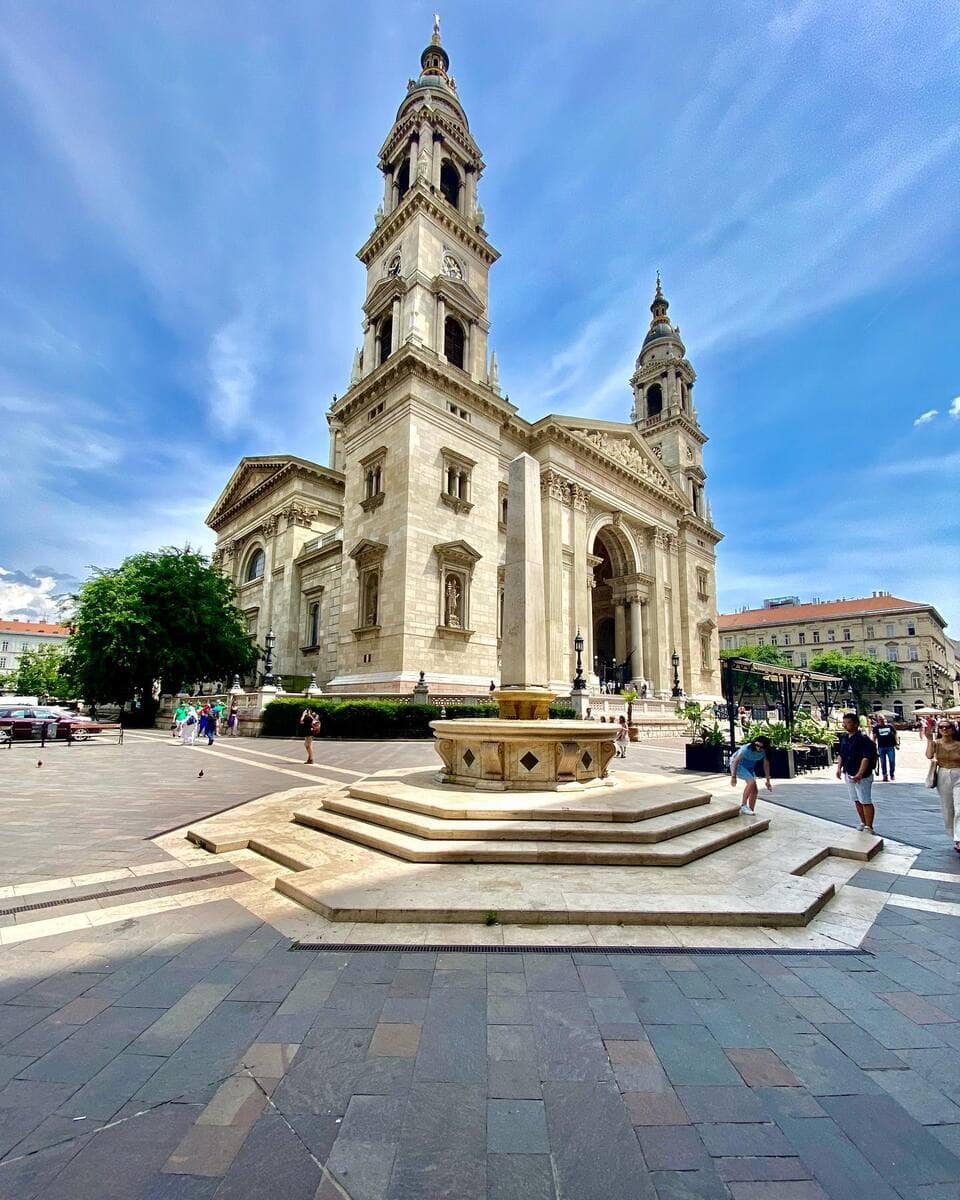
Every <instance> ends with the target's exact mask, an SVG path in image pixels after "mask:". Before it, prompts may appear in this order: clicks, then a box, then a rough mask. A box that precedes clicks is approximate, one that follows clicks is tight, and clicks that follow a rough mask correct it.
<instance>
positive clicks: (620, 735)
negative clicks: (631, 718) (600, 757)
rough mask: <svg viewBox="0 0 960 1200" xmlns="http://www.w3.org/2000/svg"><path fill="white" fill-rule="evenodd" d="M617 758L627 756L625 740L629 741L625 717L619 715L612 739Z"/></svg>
mask: <svg viewBox="0 0 960 1200" xmlns="http://www.w3.org/2000/svg"><path fill="white" fill-rule="evenodd" d="M613 741H614V746H615V748H616V751H617V758H626V757H627V742H629V741H630V730H629V729H628V728H627V718H626V717H621V718H620V719H619V721H618V722H617V735H616V737H615V738H614V739H613Z"/></svg>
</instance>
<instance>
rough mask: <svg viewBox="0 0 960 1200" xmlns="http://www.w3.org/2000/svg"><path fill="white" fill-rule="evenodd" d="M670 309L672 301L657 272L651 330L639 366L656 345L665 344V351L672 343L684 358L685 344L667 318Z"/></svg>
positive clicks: (645, 341) (648, 331) (641, 352)
mask: <svg viewBox="0 0 960 1200" xmlns="http://www.w3.org/2000/svg"><path fill="white" fill-rule="evenodd" d="M669 307H670V301H669V300H668V299H667V298H666V296H665V295H664V294H663V288H662V287H661V285H660V272H659V271H658V272H657V286H656V291H655V292H654V296H653V302H652V303H651V305H650V312H651V314H652V316H651V318H650V328H649V329H648V330H647V336H646V337H645V338H644V339H643V346H642V348H641V350H640V358H639V359H638V360H637V365H638V366H639V365H640V362H641V360H642V359H643V356H644V352H645V351H647V350H648V349H650V347H651V346H653V345H654V343H661V342H662V343H665V344H664V349H665V350H666V349H667V345H666V343H671V344H672V345H673V346H675V347H676V348H678V349H679V353H680V357H683V355H684V353H685V350H684V345H683V342H682V341H681V340H680V334H679V331H678V330H677V329H675V328H674V327H673V325H672V324H671V322H670V318H669V317H668V316H667V309H668V308H669Z"/></svg>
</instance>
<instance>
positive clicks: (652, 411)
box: [647, 383, 663, 417]
mask: <svg viewBox="0 0 960 1200" xmlns="http://www.w3.org/2000/svg"><path fill="white" fill-rule="evenodd" d="M661 412H663V392H662V391H661V390H660V384H659V383H655V384H654V385H653V387H648V388H647V416H648V417H655V416H657V415H658V414H659V413H661Z"/></svg>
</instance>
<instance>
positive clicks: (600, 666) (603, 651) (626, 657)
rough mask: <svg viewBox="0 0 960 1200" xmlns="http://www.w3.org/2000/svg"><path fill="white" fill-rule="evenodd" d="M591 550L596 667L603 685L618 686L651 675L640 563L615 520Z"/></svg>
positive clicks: (599, 534)
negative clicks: (646, 660)
mask: <svg viewBox="0 0 960 1200" xmlns="http://www.w3.org/2000/svg"><path fill="white" fill-rule="evenodd" d="M590 549H591V553H592V554H593V557H594V567H593V578H594V586H593V590H592V593H591V600H592V606H593V612H592V622H593V664H592V666H593V670H594V674H595V675H596V676H597V677H598V678H599V680H600V686H601V688H606V687H611V688H613V689H616V690H617V691H619V690H621V689H622V688H624V687H628V686H629V685H630V684H631V683H632V682H633V681H634V680H637V681H639V680H643V679H646V678H647V672H646V671H645V669H644V650H643V645H644V638H643V628H642V626H643V616H642V611H643V610H642V605H641V604H640V597H639V594H638V587H637V582H636V575H637V572H638V570H639V564H638V563H637V560H636V556H635V554H634V551H633V548H632V547H631V545H630V543H629V541H628V540H627V538H626V537H625V536H624V534H623V533H622V532H621V531H620V530H618V529H617V528H616V527H615V526H613V525H604V526H603V527H602V528H601V529H600V530H598V532H597V534H596V536H595V537H594V540H593V545H592V546H591V548H590ZM631 585H632V586H631Z"/></svg>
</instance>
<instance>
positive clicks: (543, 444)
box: [207, 29, 721, 696]
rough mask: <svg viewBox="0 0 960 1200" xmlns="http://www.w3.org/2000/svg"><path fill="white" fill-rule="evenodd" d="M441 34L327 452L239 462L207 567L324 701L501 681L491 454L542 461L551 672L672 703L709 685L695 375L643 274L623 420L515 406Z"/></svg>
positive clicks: (383, 212) (373, 266)
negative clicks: (646, 314)
mask: <svg viewBox="0 0 960 1200" xmlns="http://www.w3.org/2000/svg"><path fill="white" fill-rule="evenodd" d="M448 68H449V59H448V56H447V53H446V51H445V50H444V48H443V46H442V45H441V43H440V35H439V30H437V29H435V31H434V35H433V38H432V41H431V43H430V45H429V46H427V48H426V49H425V50H424V51H423V54H422V56H421V73H420V75H419V77H418V78H417V79H416V80H410V82H409V83H408V84H407V94H406V97H405V98H404V100H403V103H402V104H401V105H400V108H399V111H398V112H397V117H396V120H395V121H394V124H393V127H392V128H391V130H390V132H389V134H388V136H387V139H386V141H385V142H384V144H383V146H382V147H381V150H380V158H379V167H380V170H381V172H382V174H383V182H384V191H383V202H382V204H381V205H380V207H379V208H378V210H377V213H376V217H375V226H374V229H373V231H372V232H371V234H370V236H369V238H368V239H367V241H366V242H365V243H364V245H363V246H362V247H361V248H360V251H359V254H358V257H359V258H360V261H361V262H362V263H363V265H364V267H365V268H366V271H367V290H366V300H365V303H364V305H363V329H364V339H363V346H362V348H361V349H358V350H357V351H356V354H355V356H354V360H353V369H352V373H351V377H350V385H349V387H348V389H347V391H346V392H345V393H344V394H343V395H342V396H341V397H339V399H335V401H334V403H333V405H332V406H331V408H330V410H329V412H328V414H327V420H328V423H329V427H330V452H329V465H327V466H321V465H319V464H318V463H315V462H312V461H310V460H309V459H306V458H301V457H299V456H295V455H266V456H256V455H251V456H248V457H246V458H244V459H242V461H241V462H240V464H239V465H238V467H237V468H236V470H235V471H234V473H233V475H232V476H231V478H230V480H229V482H228V483H227V485H226V487H225V488H224V490H223V492H222V494H221V496H220V498H219V499H218V500H217V502H216V504H215V505H214V507H213V510H212V512H211V513H210V515H209V517H208V518H207V523H208V524H209V526H210V527H211V528H212V529H213V530H214V531H215V532H216V535H217V543H216V550H215V553H214V559H215V561H216V562H217V563H219V565H220V567H221V569H222V570H223V571H224V573H225V574H227V575H228V576H229V577H230V578H231V579H232V580H233V582H234V583H235V585H236V588H237V603H238V605H239V606H240V608H241V610H242V611H243V612H244V613H245V614H246V617H247V621H248V627H249V629H250V631H251V633H252V634H253V635H255V637H256V639H257V641H258V642H259V643H260V645H263V644H264V640H265V637H266V634H267V631H268V629H270V628H271V627H272V628H273V630H274V633H275V635H276V650H275V669H276V671H277V672H278V673H279V674H280V675H281V676H283V677H285V678H286V679H288V680H289V679H290V677H292V676H309V675H311V674H315V675H316V679H317V682H318V683H319V684H320V685H321V687H322V688H323V690H324V691H325V692H334V693H363V694H379V695H391V694H394V695H409V694H410V692H411V691H412V689H413V687H414V684H415V683H416V681H417V678H418V676H419V673H420V671H425V672H426V675H427V680H428V682H429V684H430V688H431V691H432V692H433V693H435V694H450V695H452V694H460V695H471V694H475V695H480V694H483V693H486V692H487V690H488V689H489V686H490V683H491V681H494V682H496V683H499V644H500V632H501V628H502V622H503V601H502V596H503V566H502V564H503V559H504V550H505V539H506V520H505V518H506V506H507V486H506V480H507V474H508V468H509V464H510V462H511V460H512V459H514V458H515V457H516V456H517V455H518V454H520V453H522V452H526V453H527V454H530V455H532V456H533V457H534V458H535V459H536V460H537V461H538V462H539V463H540V472H541V476H540V477H541V486H542V492H543V546H544V579H545V585H544V586H545V593H546V594H545V606H546V622H547V629H546V636H547V647H548V662H549V670H550V675H551V685H552V686H554V687H555V690H557V691H558V692H561V693H564V692H569V689H570V682H571V680H572V678H573V676H574V671H575V654H574V650H573V641H574V636H575V635H576V633H577V630H578V629H579V630H580V631H581V632H582V634H583V637H584V640H585V643H586V648H585V651H584V655H583V661H584V669H585V673H587V675H588V678H589V679H590V681H591V683H592V684H593V685H594V686H596V685H597V684H598V682H599V680H600V679H601V678H609V677H611V676H614V677H615V678H617V680H618V681H619V682H622V683H626V682H629V681H634V682H636V683H637V684H638V685H639V684H640V683H641V682H646V683H647V685H648V691H649V695H651V696H657V695H659V696H667V695H669V692H670V688H671V684H672V677H673V668H672V666H671V656H672V655H673V653H674V652H676V654H677V655H678V656H679V674H680V679H681V683H682V686H683V687H684V690H685V691H687V692H688V693H691V694H695V693H701V692H704V693H717V692H718V691H719V685H720V680H719V666H718V647H717V610H716V586H715V573H714V566H715V547H716V544H717V542H718V541H719V540H720V536H721V535H720V534H719V533H718V532H717V531H716V529H715V528H714V526H713V523H712V520H711V517H710V509H709V505H708V504H707V502H706V499H705V495H704V483H705V475H704V471H703V462H702V449H703V445H704V443H705V442H706V440H707V439H706V437H705V435H704V434H703V432H702V431H701V429H700V426H699V423H698V420H697V412H696V409H695V407H694V401H693V385H694V380H695V378H696V376H695V373H694V370H693V368H692V366H691V365H690V363H689V361H688V360H687V358H686V352H685V349H684V345H683V342H682V341H681V340H680V330H679V328H678V327H676V326H674V325H673V324H672V323H671V321H670V319H669V317H668V315H667V313H668V302H667V300H666V299H665V297H664V295H663V292H662V290H661V286H660V280H659V277H658V279H657V284H656V293H655V296H654V299H653V303H652V304H651V306H650V308H651V312H652V314H653V315H652V320H651V322H650V328H649V332H648V333H647V334H646V337H645V338H644V341H643V345H642V348H641V350H640V355H639V357H638V359H637V364H636V370H635V372H634V374H633V376H632V378H631V379H630V387H631V389H632V392H633V407H632V411H631V413H630V420H629V421H628V422H615V421H595V420H586V419H583V418H580V417H576V416H557V415H552V414H551V415H549V416H545V417H541V418H540V419H539V420H537V421H533V422H530V421H526V420H524V419H523V418H522V417H521V416H520V414H519V412H518V410H517V408H516V406H515V405H513V404H511V403H510V400H509V398H508V397H506V396H505V395H503V394H502V393H501V389H500V384H499V377H498V376H499V373H498V366H497V361H496V355H495V354H494V353H492V352H491V351H490V349H489V347H488V332H489V328H490V325H489V319H488V274H489V271H490V268H491V267H492V266H493V265H494V263H495V262H496V261H497V258H498V257H499V255H498V253H497V251H496V250H495V249H494V247H493V246H492V245H491V243H490V242H489V240H488V238H487V233H486V230H485V228H484V215H483V210H482V208H481V207H480V204H479V201H478V183H479V180H480V177H481V175H482V172H483V169H484V163H483V159H482V157H481V153H480V150H479V148H478V146H477V144H476V142H475V141H474V139H473V136H472V135H471V132H470V127H469V123H468V121H467V117H466V114H465V112H464V110H463V107H462V105H461V102H460V99H459V97H458V95H457V89H456V84H455V82H454V80H453V78H452V77H451V76H450V75H449V73H448Z"/></svg>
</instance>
